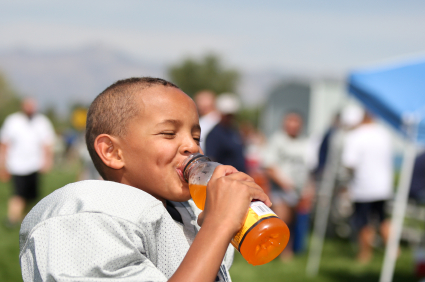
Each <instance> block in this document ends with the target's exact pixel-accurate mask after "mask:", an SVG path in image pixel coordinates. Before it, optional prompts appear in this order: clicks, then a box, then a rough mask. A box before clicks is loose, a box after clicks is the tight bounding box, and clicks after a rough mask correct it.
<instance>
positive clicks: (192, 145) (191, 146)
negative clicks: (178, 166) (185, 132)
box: [180, 138, 199, 155]
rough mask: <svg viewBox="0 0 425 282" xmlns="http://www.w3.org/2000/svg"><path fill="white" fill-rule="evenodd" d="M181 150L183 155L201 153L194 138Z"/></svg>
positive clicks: (187, 141)
mask: <svg viewBox="0 0 425 282" xmlns="http://www.w3.org/2000/svg"><path fill="white" fill-rule="evenodd" d="M180 149H181V153H182V154H183V155H190V154H194V153H198V152H199V146H198V144H197V143H196V141H195V140H193V138H190V139H189V138H188V139H187V140H185V142H184V144H183V145H182V146H181V148H180Z"/></svg>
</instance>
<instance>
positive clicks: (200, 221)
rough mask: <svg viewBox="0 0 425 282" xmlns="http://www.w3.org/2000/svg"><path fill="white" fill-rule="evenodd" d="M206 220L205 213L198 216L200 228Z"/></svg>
mask: <svg viewBox="0 0 425 282" xmlns="http://www.w3.org/2000/svg"><path fill="white" fill-rule="evenodd" d="M204 218H205V214H204V212H201V213H200V214H199V215H198V225H199V226H202V223H203V222H204Z"/></svg>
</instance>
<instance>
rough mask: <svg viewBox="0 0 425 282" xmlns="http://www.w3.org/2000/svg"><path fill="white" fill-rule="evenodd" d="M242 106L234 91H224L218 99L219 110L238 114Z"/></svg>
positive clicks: (226, 113) (223, 112)
mask: <svg viewBox="0 0 425 282" xmlns="http://www.w3.org/2000/svg"><path fill="white" fill-rule="evenodd" d="M240 107H241V102H240V101H239V99H238V97H237V96H236V95H235V94H232V93H223V94H221V95H220V96H218V98H217V100H216V108H217V110H218V111H219V112H220V113H222V114H224V115H229V114H236V113H237V112H238V111H239V109H240Z"/></svg>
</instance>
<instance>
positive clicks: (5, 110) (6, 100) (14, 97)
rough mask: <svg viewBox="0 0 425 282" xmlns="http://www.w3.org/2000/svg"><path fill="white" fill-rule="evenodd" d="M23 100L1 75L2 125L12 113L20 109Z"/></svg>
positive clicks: (0, 111) (0, 121) (0, 112)
mask: <svg viewBox="0 0 425 282" xmlns="http://www.w3.org/2000/svg"><path fill="white" fill-rule="evenodd" d="M20 104H21V100H20V98H19V97H18V94H17V92H16V91H15V90H14V89H13V88H12V86H11V85H10V83H9V82H8V81H7V80H6V78H5V77H4V75H3V74H2V73H0V125H2V124H3V121H4V119H5V118H6V116H8V115H9V114H11V113H14V112H16V111H18V110H19V109H20Z"/></svg>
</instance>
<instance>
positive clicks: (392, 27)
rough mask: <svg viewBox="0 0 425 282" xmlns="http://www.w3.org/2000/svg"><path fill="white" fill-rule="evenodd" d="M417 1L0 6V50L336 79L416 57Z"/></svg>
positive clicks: (420, 12)
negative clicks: (100, 51)
mask: <svg viewBox="0 0 425 282" xmlns="http://www.w3.org/2000/svg"><path fill="white" fill-rule="evenodd" d="M424 15H425V1H420V0H405V1H395V0H386V1H372V0H356V1H354V0H352V1H341V0H317V1H314V0H309V1H307V0H296V1H295V0H294V1H286V0H269V1H267V0H264V1H250V0H245V1H239V0H234V1H228V0H227V1H224V0H215V1H203V0H193V1H189V0H178V1H176V0H155V1H148V0H146V1H145V0H120V1H117V0H113V1H111V0H91V1H89V0H73V1H60V0H39V1H37V0H14V1H5V0H0V38H1V40H0V51H6V50H13V49H14V48H21V49H28V50H34V51H48V52H49V51H58V50H70V49H71V50H72V49H78V48H84V47H86V46H90V45H93V44H103V45H106V46H108V47H111V48H114V49H117V50H120V51H123V52H125V53H128V54H129V55H131V56H133V57H134V58H137V59H141V60H145V61H149V62H153V63H157V64H162V65H167V64H170V63H174V62H178V61H180V60H182V59H183V58H185V57H188V56H194V57H201V56H202V55H204V54H206V53H208V52H214V53H216V54H218V55H220V56H222V57H223V59H224V60H225V62H226V64H228V65H229V66H232V67H236V68H240V69H243V70H248V71H255V70H265V69H275V70H281V71H297V72H303V71H305V72H314V73H343V72H347V71H349V70H350V69H353V68H356V67H359V66H363V65H365V64H370V63H374V62H378V61H382V60H386V59H388V58H392V57H398V56H402V55H406V54H415V53H423V52H424V51H425V36H424V31H425V16H424Z"/></svg>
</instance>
